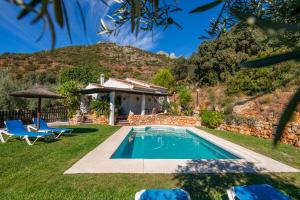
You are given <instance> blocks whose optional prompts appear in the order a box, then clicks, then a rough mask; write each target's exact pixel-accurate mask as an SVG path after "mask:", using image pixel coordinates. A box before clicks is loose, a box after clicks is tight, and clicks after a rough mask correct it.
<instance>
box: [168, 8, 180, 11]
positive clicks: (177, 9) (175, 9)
mask: <svg viewBox="0 0 300 200" xmlns="http://www.w3.org/2000/svg"><path fill="white" fill-rule="evenodd" d="M178 11H182V9H181V8H174V9H172V10H170V12H178Z"/></svg>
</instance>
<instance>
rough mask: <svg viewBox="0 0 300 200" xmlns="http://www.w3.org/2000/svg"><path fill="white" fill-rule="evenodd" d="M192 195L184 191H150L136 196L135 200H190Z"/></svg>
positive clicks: (141, 192)
mask: <svg viewBox="0 0 300 200" xmlns="http://www.w3.org/2000/svg"><path fill="white" fill-rule="evenodd" d="M190 199H191V198H190V195H189V193H187V192H186V191H184V190H182V189H150V190H141V191H139V192H137V193H136V194H135V200H190Z"/></svg>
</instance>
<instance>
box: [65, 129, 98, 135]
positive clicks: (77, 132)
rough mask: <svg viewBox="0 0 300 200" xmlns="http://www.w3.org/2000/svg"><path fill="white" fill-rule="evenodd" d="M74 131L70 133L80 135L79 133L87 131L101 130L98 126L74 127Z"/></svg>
mask: <svg viewBox="0 0 300 200" xmlns="http://www.w3.org/2000/svg"><path fill="white" fill-rule="evenodd" d="M72 129H73V132H72V134H70V135H78V134H85V133H95V132H97V131H99V130H98V129H96V128H72Z"/></svg>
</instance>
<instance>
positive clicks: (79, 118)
mask: <svg viewBox="0 0 300 200" xmlns="http://www.w3.org/2000/svg"><path fill="white" fill-rule="evenodd" d="M69 123H70V124H72V125H77V124H81V123H93V124H108V117H107V116H99V117H97V116H96V115H95V114H85V115H75V116H74V117H73V118H71V119H69Z"/></svg>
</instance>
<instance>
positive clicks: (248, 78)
mask: <svg viewBox="0 0 300 200" xmlns="http://www.w3.org/2000/svg"><path fill="white" fill-rule="evenodd" d="M291 66H292V67H291ZM295 67H297V65H295V63H293V64H291V62H289V64H286V63H285V64H281V65H279V66H275V67H270V68H259V69H242V70H241V71H239V72H238V73H236V75H234V76H232V77H230V78H229V79H228V80H227V81H226V85H227V93H228V94H237V93H243V94H246V95H254V94H257V93H267V92H272V91H274V90H275V89H276V88H280V87H283V86H286V85H287V84H288V83H290V82H291V81H292V80H293V77H294V76H295V74H296V70H297V69H296V68H295ZM298 73H299V70H298Z"/></svg>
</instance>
